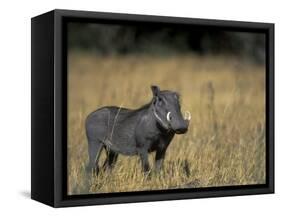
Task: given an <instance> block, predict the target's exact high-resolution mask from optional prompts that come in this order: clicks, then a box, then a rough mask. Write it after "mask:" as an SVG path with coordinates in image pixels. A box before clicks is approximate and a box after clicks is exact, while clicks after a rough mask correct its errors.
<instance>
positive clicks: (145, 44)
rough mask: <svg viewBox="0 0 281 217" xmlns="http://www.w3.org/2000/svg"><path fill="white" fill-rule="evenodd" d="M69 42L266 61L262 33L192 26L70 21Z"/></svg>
mask: <svg viewBox="0 0 281 217" xmlns="http://www.w3.org/2000/svg"><path fill="white" fill-rule="evenodd" d="M68 37H69V40H68V42H69V43H68V45H69V48H70V49H71V50H73V49H75V50H84V51H89V52H92V53H95V54H97V55H109V54H116V55H130V54H144V53H145V54H146V55H147V54H150V55H173V54H184V53H189V54H190V53H194V54H198V55H232V56H238V57H241V58H247V59H248V60H251V61H254V62H255V63H259V64H264V62H265V34H263V33H253V32H252V33H249V32H236V31H223V30H220V29H214V28H206V27H202V28H199V27H194V26H189V27H188V26H187V27H183V26H173V27H169V26H159V25H149V24H147V25H145V24H137V25H110V24H89V23H71V24H69V35H68Z"/></svg>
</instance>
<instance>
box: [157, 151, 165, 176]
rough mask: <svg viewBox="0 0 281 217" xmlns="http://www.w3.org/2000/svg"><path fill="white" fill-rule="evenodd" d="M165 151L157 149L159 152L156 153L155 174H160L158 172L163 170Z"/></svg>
mask: <svg viewBox="0 0 281 217" xmlns="http://www.w3.org/2000/svg"><path fill="white" fill-rule="evenodd" d="M166 150H167V149H166V148H165V149H159V150H157V151H156V155H155V170H156V171H157V172H160V170H161V169H162V168H163V162H164V158H165V153H166Z"/></svg>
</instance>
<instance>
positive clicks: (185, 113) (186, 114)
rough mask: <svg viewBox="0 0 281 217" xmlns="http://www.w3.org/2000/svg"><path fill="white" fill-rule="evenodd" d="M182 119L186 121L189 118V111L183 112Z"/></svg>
mask: <svg viewBox="0 0 281 217" xmlns="http://www.w3.org/2000/svg"><path fill="white" fill-rule="evenodd" d="M184 120H188V121H190V120H191V114H190V112H189V111H185V112H184Z"/></svg>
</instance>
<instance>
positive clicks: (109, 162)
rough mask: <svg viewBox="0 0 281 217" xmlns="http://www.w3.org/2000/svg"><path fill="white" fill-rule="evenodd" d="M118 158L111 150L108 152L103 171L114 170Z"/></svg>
mask: <svg viewBox="0 0 281 217" xmlns="http://www.w3.org/2000/svg"><path fill="white" fill-rule="evenodd" d="M117 158H118V154H117V153H115V152H113V151H110V150H109V151H108V152H107V157H106V160H105V162H104V164H103V166H102V167H103V169H104V170H107V169H109V170H112V169H113V167H114V166H115V164H116V161H117Z"/></svg>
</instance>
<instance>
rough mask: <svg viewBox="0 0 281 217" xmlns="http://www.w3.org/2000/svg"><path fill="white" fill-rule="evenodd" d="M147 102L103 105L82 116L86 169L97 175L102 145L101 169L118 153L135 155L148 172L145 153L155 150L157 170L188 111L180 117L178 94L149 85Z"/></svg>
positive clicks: (184, 125) (184, 126)
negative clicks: (131, 105)
mask: <svg viewBox="0 0 281 217" xmlns="http://www.w3.org/2000/svg"><path fill="white" fill-rule="evenodd" d="M151 90H152V93H153V98H152V100H151V102H150V103H148V104H146V105H144V106H142V107H141V108H139V109H136V110H132V109H126V108H121V107H114V106H107V107H103V108H100V109H98V110H96V111H94V112H92V113H91V114H90V115H89V116H88V117H87V119H86V134H87V138H88V144H89V146H88V151H89V164H88V167H87V169H88V171H92V172H94V173H95V174H98V172H99V167H98V160H99V156H100V152H101V150H102V148H105V149H106V151H107V158H106V160H105V162H104V164H103V168H105V169H106V168H108V169H111V168H112V167H113V166H114V164H115V163H116V160H117V157H118V154H124V155H139V156H140V159H141V163H142V168H143V171H144V172H149V171H150V167H149V162H148V153H150V152H153V151H156V157H155V168H156V170H157V171H159V170H160V169H161V167H162V165H163V160H164V157H165V153H166V150H167V147H168V146H169V144H170V142H171V140H172V139H173V137H174V135H175V134H183V133H186V132H187V130H188V126H189V122H190V118H191V116H190V113H188V115H187V117H185V118H183V115H182V113H181V108H180V103H179V95H178V94H177V93H176V92H172V91H168V90H162V91H161V90H160V89H159V87H157V86H151Z"/></svg>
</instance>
